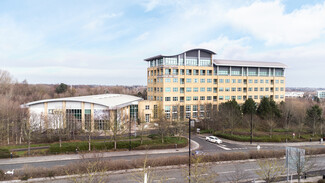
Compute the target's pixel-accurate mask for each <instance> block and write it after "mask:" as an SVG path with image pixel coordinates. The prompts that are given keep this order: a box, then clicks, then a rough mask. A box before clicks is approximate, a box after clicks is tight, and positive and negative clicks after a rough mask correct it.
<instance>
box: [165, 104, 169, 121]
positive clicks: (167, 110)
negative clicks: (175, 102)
mask: <svg viewBox="0 0 325 183" xmlns="http://www.w3.org/2000/svg"><path fill="white" fill-rule="evenodd" d="M165 114H166V118H167V119H169V118H170V106H165Z"/></svg>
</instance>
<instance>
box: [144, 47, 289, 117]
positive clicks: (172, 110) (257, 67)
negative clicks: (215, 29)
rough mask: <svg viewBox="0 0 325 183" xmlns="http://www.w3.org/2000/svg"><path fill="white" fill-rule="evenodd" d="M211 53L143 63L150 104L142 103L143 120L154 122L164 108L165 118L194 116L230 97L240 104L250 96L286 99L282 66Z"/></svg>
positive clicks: (198, 52) (189, 53)
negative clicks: (156, 111)
mask: <svg viewBox="0 0 325 183" xmlns="http://www.w3.org/2000/svg"><path fill="white" fill-rule="evenodd" d="M214 55H215V53H214V52H212V51H210V50H206V49H192V50H189V51H186V52H184V53H181V54H177V55H171V56H164V55H158V56H154V57H150V58H147V59H145V61H146V62H147V63H148V69H147V83H148V84H147V93H148V97H147V100H148V101H142V102H141V103H146V104H144V105H143V106H141V107H145V108H144V110H143V111H140V112H141V113H142V112H143V113H144V114H141V116H146V121H148V119H153V118H154V117H153V116H152V109H155V108H157V106H162V108H163V110H164V112H165V114H166V117H167V118H168V119H184V117H191V118H198V116H199V115H200V113H201V112H202V111H205V109H204V106H205V105H204V104H212V106H218V105H219V104H221V103H223V102H226V101H229V100H232V99H235V100H236V101H237V102H238V103H239V104H241V103H243V102H245V100H246V99H248V98H252V99H253V100H255V102H259V101H260V100H261V99H262V98H263V97H270V98H273V99H274V100H275V101H276V102H280V101H284V100H285V68H286V65H284V64H282V63H278V62H256V61H237V60H219V59H214V58H213V56H214ZM141 107H140V106H139V108H140V109H141ZM146 109H148V110H146Z"/></svg>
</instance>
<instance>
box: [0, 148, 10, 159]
mask: <svg viewBox="0 0 325 183" xmlns="http://www.w3.org/2000/svg"><path fill="white" fill-rule="evenodd" d="M0 158H10V151H9V149H0Z"/></svg>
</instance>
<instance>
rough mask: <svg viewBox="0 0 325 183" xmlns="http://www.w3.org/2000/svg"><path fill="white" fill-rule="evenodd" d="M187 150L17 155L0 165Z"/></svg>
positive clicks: (192, 147) (195, 147)
mask: <svg viewBox="0 0 325 183" xmlns="http://www.w3.org/2000/svg"><path fill="white" fill-rule="evenodd" d="M199 147H200V145H199V144H198V143H197V142H195V141H193V140H191V150H192V151H193V150H196V149H198V148H199ZM180 152H188V146H187V147H183V148H177V149H159V150H132V151H110V152H101V153H82V154H81V153H80V154H62V155H50V156H35V157H19V158H13V159H0V166H1V165H7V164H18V163H32V162H33V163H35V162H47V161H62V160H76V159H82V158H96V157H101V158H105V157H115V156H130V155H149V154H167V153H180Z"/></svg>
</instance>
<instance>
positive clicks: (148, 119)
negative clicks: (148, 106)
mask: <svg viewBox="0 0 325 183" xmlns="http://www.w3.org/2000/svg"><path fill="white" fill-rule="evenodd" d="M146 122H147V123H149V122H150V114H146Z"/></svg>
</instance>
